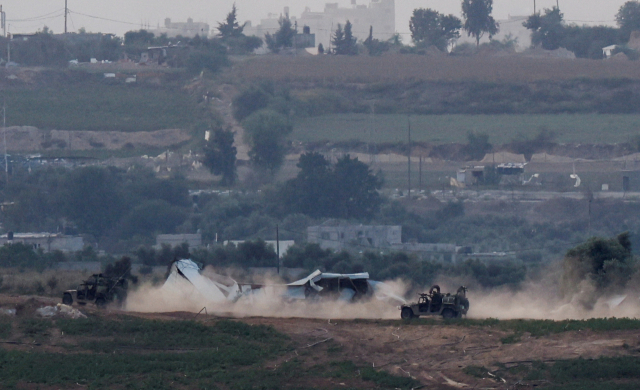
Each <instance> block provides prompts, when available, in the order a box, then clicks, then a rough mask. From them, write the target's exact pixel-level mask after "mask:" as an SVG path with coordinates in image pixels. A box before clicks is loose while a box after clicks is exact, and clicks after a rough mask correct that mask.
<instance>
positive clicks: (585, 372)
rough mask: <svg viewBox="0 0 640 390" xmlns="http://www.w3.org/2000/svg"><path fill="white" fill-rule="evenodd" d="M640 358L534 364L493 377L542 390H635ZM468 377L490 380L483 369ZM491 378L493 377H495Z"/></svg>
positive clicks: (471, 371)
mask: <svg viewBox="0 0 640 390" xmlns="http://www.w3.org/2000/svg"><path fill="white" fill-rule="evenodd" d="M639 369H640V358H638V357H635V356H623V357H601V358H598V359H589V360H587V359H582V358H578V359H572V360H558V361H556V362H554V363H552V364H550V363H543V362H533V363H532V364H530V365H529V364H527V365H518V366H515V367H511V368H502V369H500V370H498V371H497V372H496V373H495V374H497V375H500V376H502V375H505V376H506V377H515V378H516V380H520V381H522V382H523V383H527V382H528V381H532V383H540V382H542V383H543V384H544V386H542V388H543V389H550V390H551V389H552V390H578V389H580V390H582V389H587V390H596V389H597V390H600V389H607V390H609V389H611V390H613V389H616V390H618V389H623V390H625V389H636V388H638V386H639V385H640V370H639ZM464 372H465V373H466V374H467V375H471V376H476V377H480V378H487V377H489V375H488V374H487V373H488V370H487V369H486V368H484V367H474V366H472V367H467V368H465V369H464ZM495 374H494V375H495Z"/></svg>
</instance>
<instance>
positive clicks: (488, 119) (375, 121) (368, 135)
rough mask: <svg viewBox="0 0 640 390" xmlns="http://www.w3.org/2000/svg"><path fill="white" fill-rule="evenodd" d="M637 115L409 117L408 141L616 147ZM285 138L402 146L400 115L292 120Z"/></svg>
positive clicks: (631, 131) (636, 124) (638, 123)
mask: <svg viewBox="0 0 640 390" xmlns="http://www.w3.org/2000/svg"><path fill="white" fill-rule="evenodd" d="M638 128H640V115H637V114H616V115H613V114H606V115H605V114H557V115H538V114H534V115H412V116H411V139H412V140H413V141H418V142H433V143H437V144H445V143H450V142H457V143H465V142H466V140H467V134H468V132H470V131H473V132H477V133H485V134H487V135H489V142H491V143H492V144H496V145H500V144H504V143H507V142H509V141H511V140H514V139H516V138H517V137H518V136H519V135H535V134H536V133H539V132H540V130H541V129H547V130H548V131H551V132H553V133H554V134H556V141H557V142H561V143H571V142H575V143H604V144H608V143H620V142H625V141H628V140H629V139H630V138H631V137H635V136H636V135H637V134H638ZM290 138H291V139H294V140H297V141H303V142H316V141H331V142H340V141H343V142H344V141H351V140H358V141H360V142H364V143H368V142H371V143H405V142H406V141H407V117H406V116H405V115H397V114H395V115H394V114H390V115H376V116H375V117H372V116H371V115H369V114H330V115H322V116H320V117H311V118H298V119H296V120H295V122H294V126H293V133H292V134H291V136H290Z"/></svg>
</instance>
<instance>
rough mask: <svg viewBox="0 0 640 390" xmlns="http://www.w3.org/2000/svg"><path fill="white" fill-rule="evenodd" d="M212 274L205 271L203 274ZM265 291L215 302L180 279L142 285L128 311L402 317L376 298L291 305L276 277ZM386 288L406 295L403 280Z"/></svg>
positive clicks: (390, 304) (128, 303)
mask: <svg viewBox="0 0 640 390" xmlns="http://www.w3.org/2000/svg"><path fill="white" fill-rule="evenodd" d="M207 274H208V275H210V272H203V275H207ZM261 284H264V285H265V286H268V287H266V288H263V289H261V290H260V291H259V292H258V291H256V292H254V293H253V294H250V295H248V296H243V297H241V298H240V299H238V300H237V301H236V302H231V301H222V302H215V301H211V300H208V299H207V298H206V297H203V296H202V295H201V294H200V293H199V292H198V291H197V290H195V288H194V287H193V285H191V284H190V283H189V282H188V281H186V280H184V279H181V280H180V281H179V284H177V285H175V286H152V285H143V286H141V287H140V288H138V289H137V290H135V291H132V292H130V293H129V296H128V297H127V301H126V304H125V310H127V311H134V312H152V313H158V312H176V311H186V312H193V313H197V312H199V311H200V310H202V309H203V308H206V311H207V313H209V314H217V315H223V316H232V317H252V316H260V317H300V318H321V319H355V318H365V319H397V318H400V311H399V310H398V305H399V304H400V303H399V302H397V301H393V300H392V301H382V300H379V299H377V298H375V297H371V298H370V299H365V300H362V301H359V302H357V303H348V302H343V301H334V300H320V301H305V300H296V301H293V302H288V301H286V300H284V299H282V297H281V294H282V292H283V291H284V289H286V287H285V286H284V285H285V283H284V282H283V281H282V280H280V279H277V278H274V279H269V278H266V279H263V280H262V283H261ZM386 288H387V289H388V290H389V292H390V293H392V294H395V295H397V296H401V297H402V296H405V294H406V291H407V286H406V284H405V283H403V282H402V281H400V280H394V281H388V282H386Z"/></svg>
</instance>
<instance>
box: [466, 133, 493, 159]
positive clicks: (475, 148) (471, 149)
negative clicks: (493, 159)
mask: <svg viewBox="0 0 640 390" xmlns="http://www.w3.org/2000/svg"><path fill="white" fill-rule="evenodd" d="M467 141H468V142H467V145H465V147H464V152H465V154H466V156H467V158H469V159H471V160H474V161H480V160H482V158H483V157H484V155H485V154H486V153H488V152H490V151H491V149H492V148H493V145H491V144H490V143H489V135H488V134H487V133H475V132H471V131H470V132H468V133H467Z"/></svg>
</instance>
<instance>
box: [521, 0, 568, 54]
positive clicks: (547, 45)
mask: <svg viewBox="0 0 640 390" xmlns="http://www.w3.org/2000/svg"><path fill="white" fill-rule="evenodd" d="M563 18H564V15H563V14H562V13H561V12H560V9H559V8H557V7H553V8H552V9H546V10H545V14H544V15H540V14H535V15H531V16H529V18H527V20H526V21H525V22H524V23H523V24H522V25H523V26H524V27H526V28H527V29H528V30H531V43H532V44H534V45H542V48H543V49H545V50H555V49H557V48H559V47H560V45H561V43H562V40H563V38H564V36H565V30H564V24H563Z"/></svg>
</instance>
